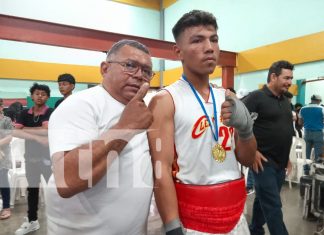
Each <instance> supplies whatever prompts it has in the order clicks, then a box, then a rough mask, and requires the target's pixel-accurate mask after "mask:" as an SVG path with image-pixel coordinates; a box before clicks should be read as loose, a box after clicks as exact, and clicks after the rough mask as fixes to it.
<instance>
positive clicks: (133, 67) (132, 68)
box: [107, 60, 155, 81]
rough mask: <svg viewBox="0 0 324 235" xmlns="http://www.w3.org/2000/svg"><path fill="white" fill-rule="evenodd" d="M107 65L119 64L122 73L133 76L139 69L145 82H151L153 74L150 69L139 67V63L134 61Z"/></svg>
mask: <svg viewBox="0 0 324 235" xmlns="http://www.w3.org/2000/svg"><path fill="white" fill-rule="evenodd" d="M107 63H116V64H119V65H120V66H122V67H123V72H124V73H127V74H130V75H134V74H135V73H137V72H138V70H139V69H140V68H141V70H142V75H143V77H144V79H145V80H146V81H151V79H152V78H153V77H154V75H155V73H154V72H153V71H152V69H151V68H150V67H148V66H145V65H141V64H140V63H138V62H136V61H131V60H129V61H126V62H121V61H112V60H110V61H107Z"/></svg>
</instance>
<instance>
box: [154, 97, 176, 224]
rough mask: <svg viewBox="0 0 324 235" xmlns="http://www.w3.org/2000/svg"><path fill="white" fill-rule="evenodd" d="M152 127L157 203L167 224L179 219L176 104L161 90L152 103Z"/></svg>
mask: <svg viewBox="0 0 324 235" xmlns="http://www.w3.org/2000/svg"><path fill="white" fill-rule="evenodd" d="M149 109H150V110H151V112H152V114H153V124H152V126H151V127H150V130H149V132H148V137H149V144H150V151H151V155H152V162H153V168H154V183H155V184H154V195H155V201H156V204H157V207H158V210H159V213H160V216H161V218H162V221H163V223H164V225H168V224H169V223H171V222H172V221H174V220H175V219H177V218H178V217H179V215H178V202H177V196H176V191H175V186H174V182H173V178H172V163H173V160H174V121H173V120H174V104H173V100H172V97H171V95H170V94H169V93H168V92H167V91H162V92H160V93H159V94H157V95H156V96H154V97H153V98H152V100H151V102H150V104H149Z"/></svg>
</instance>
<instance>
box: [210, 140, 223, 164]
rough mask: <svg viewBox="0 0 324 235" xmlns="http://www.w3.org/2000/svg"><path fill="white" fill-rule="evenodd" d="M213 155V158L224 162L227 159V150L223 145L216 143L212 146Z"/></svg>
mask: <svg viewBox="0 0 324 235" xmlns="http://www.w3.org/2000/svg"><path fill="white" fill-rule="evenodd" d="M212 155H213V158H214V159H215V160H216V161H217V162H223V161H225V158H226V151H225V149H224V148H223V146H222V145H220V144H218V143H217V144H216V145H215V146H214V147H213V148H212Z"/></svg>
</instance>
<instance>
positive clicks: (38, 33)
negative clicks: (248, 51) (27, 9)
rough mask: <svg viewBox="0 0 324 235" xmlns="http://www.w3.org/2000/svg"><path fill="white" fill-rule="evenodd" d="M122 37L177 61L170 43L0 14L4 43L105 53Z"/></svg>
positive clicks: (1, 34) (156, 53) (1, 33)
mask: <svg viewBox="0 0 324 235" xmlns="http://www.w3.org/2000/svg"><path fill="white" fill-rule="evenodd" d="M124 38H127V39H133V40H137V41H140V42H141V43H143V44H144V45H146V46H147V47H148V48H149V49H150V52H151V55H152V56H153V57H157V58H163V59H169V60H176V59H177V58H176V56H175V55H174V53H173V51H172V46H173V45H174V43H172V42H167V41H162V40H156V39H149V38H144V37H137V36H131V35H125V34H117V33H111V32H105V31H99V30H94V29H87V28H81V27H75V26H69V25H63V24H56V23H50V22H45V21H39V20H31V19H26V18H21V17H15V16H8V15H3V14H0V39H5V40H13V41H22V42H30V43H38V44H45V45H51V46H61V47H69V48H77V49H84V50H91V51H107V50H108V49H109V48H110V47H111V46H112V44H113V43H115V42H117V41H119V40H121V39H124Z"/></svg>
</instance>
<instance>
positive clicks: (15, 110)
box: [5, 101, 24, 123]
mask: <svg viewBox="0 0 324 235" xmlns="http://www.w3.org/2000/svg"><path fill="white" fill-rule="evenodd" d="M23 109H24V106H23V105H22V103H20V102H19V101H16V102H14V103H12V104H11V105H9V107H8V108H7V109H6V110H5V115H6V116H7V117H10V119H11V121H12V122H13V123H15V122H16V121H17V118H18V116H19V115H20V113H21V111H22V110H23Z"/></svg>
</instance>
